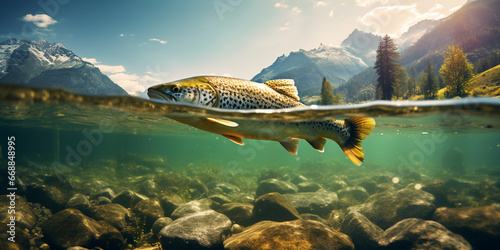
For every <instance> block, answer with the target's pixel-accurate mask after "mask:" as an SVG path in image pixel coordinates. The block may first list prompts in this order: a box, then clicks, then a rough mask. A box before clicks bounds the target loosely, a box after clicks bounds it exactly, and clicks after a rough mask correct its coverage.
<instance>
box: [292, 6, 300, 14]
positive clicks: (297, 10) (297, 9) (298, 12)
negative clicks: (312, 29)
mask: <svg viewBox="0 0 500 250" xmlns="http://www.w3.org/2000/svg"><path fill="white" fill-rule="evenodd" d="M292 12H295V13H297V14H300V13H302V10H301V9H299V7H297V6H295V7H293V8H292Z"/></svg>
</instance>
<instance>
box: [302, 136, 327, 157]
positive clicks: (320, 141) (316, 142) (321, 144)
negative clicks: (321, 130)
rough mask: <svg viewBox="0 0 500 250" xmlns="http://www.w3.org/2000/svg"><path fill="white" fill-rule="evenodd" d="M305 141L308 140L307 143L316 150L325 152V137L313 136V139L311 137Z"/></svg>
mask: <svg viewBox="0 0 500 250" xmlns="http://www.w3.org/2000/svg"><path fill="white" fill-rule="evenodd" d="M307 142H309V144H310V145H311V146H312V147H313V148H314V149H316V150H318V151H319V152H321V153H323V152H325V144H326V139H325V138H322V137H320V138H315V139H312V140H307Z"/></svg>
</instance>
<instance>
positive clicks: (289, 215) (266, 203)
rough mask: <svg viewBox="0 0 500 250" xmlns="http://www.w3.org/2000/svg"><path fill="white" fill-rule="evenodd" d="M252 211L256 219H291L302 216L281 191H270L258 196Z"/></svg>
mask: <svg viewBox="0 0 500 250" xmlns="http://www.w3.org/2000/svg"><path fill="white" fill-rule="evenodd" d="M252 213H253V220H254V221H262V220H272V221H289V220H296V219H300V218H301V217H300V215H299V212H298V211H297V210H296V209H295V207H294V206H293V205H292V204H291V203H290V202H289V201H288V200H287V199H286V198H285V197H284V196H283V195H281V194H279V193H269V194H265V195H262V196H260V197H259V198H257V199H256V200H255V204H254V208H253V211H252Z"/></svg>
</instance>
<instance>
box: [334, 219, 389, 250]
mask: <svg viewBox="0 0 500 250" xmlns="http://www.w3.org/2000/svg"><path fill="white" fill-rule="evenodd" d="M340 231H341V232H342V233H345V234H347V235H349V237H351V239H352V242H353V243H354V246H355V247H356V249H358V250H362V249H376V248H377V247H378V240H379V238H380V236H382V234H383V233H384V230H382V229H381V228H380V227H378V226H377V225H375V224H373V222H371V221H370V220H368V219H367V218H366V217H365V216H364V215H362V214H360V213H358V212H350V213H348V214H347V215H346V217H345V219H344V221H343V222H342V225H341V227H340Z"/></svg>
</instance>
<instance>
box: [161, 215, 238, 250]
mask: <svg viewBox="0 0 500 250" xmlns="http://www.w3.org/2000/svg"><path fill="white" fill-rule="evenodd" d="M231 225H232V223H231V220H229V218H227V216H225V215H223V214H221V213H217V212H215V211H213V210H206V211H202V212H198V213H195V214H191V215H188V216H185V217H182V218H179V219H177V220H174V221H172V223H170V224H168V225H167V226H166V227H164V228H163V229H162V230H161V231H160V233H159V234H158V236H159V237H160V239H161V245H162V248H163V249H215V248H222V243H223V239H224V237H225V235H227V234H228V233H229V230H230V229H231Z"/></svg>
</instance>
